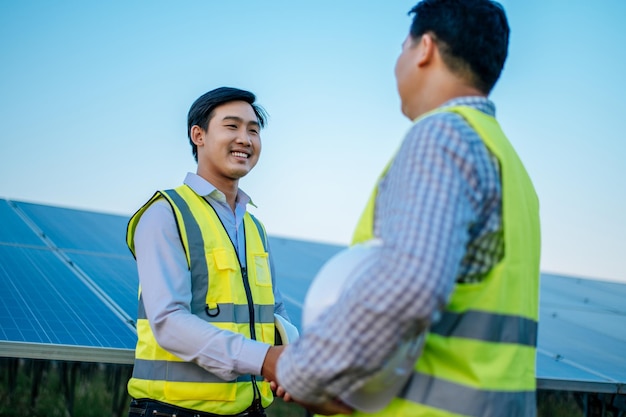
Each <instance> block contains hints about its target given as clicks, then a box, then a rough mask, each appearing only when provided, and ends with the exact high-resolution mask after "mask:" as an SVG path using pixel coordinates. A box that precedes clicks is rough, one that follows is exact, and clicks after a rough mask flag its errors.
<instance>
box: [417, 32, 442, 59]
mask: <svg viewBox="0 0 626 417" xmlns="http://www.w3.org/2000/svg"><path fill="white" fill-rule="evenodd" d="M417 48H418V50H419V56H418V60H417V64H418V65H419V66H424V65H428V64H429V63H430V62H431V61H432V60H433V58H434V56H435V52H436V50H437V43H436V42H435V39H434V38H433V35H432V34H431V33H428V32H427V33H424V34H423V35H422V37H421V38H420V40H419V43H418V45H417Z"/></svg>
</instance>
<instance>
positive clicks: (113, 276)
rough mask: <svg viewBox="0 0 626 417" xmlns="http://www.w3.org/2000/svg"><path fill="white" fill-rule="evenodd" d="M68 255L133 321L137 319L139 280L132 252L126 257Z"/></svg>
mask: <svg viewBox="0 0 626 417" xmlns="http://www.w3.org/2000/svg"><path fill="white" fill-rule="evenodd" d="M66 255H67V256H68V257H69V258H70V259H71V260H72V262H74V263H75V264H76V265H77V266H78V267H79V268H80V269H81V270H82V271H83V272H85V273H86V274H87V276H89V278H91V280H92V281H93V282H95V283H96V284H97V285H98V287H100V288H101V289H102V290H103V291H104V292H105V293H106V294H107V295H108V296H109V297H111V299H112V300H113V301H114V302H115V303H116V304H117V305H118V306H119V307H120V308H121V309H122V310H124V312H125V313H126V314H127V315H128V316H129V317H130V318H132V320H133V321H134V320H135V319H136V317H137V297H138V291H139V279H138V278H137V264H136V263H135V259H134V258H133V257H132V256H131V255H130V252H129V253H128V255H126V256H106V255H94V254H83V253H74V252H71V251H67V252H66Z"/></svg>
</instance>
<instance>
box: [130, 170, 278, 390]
mask: <svg viewBox="0 0 626 417" xmlns="http://www.w3.org/2000/svg"><path fill="white" fill-rule="evenodd" d="M185 184H187V185H188V186H189V187H191V189H193V190H194V191H195V192H196V193H197V194H199V195H201V196H203V197H204V198H205V199H206V200H207V201H208V202H209V204H211V206H213V208H214V209H215V211H216V212H217V215H218V217H219V218H220V220H221V221H222V223H223V224H224V227H225V228H226V231H227V232H228V236H229V237H230V239H231V240H232V242H233V244H234V246H235V248H237V252H238V257H239V261H240V262H241V264H242V266H245V265H246V259H245V256H244V255H245V236H244V229H243V216H244V214H245V212H246V206H247V204H248V203H251V201H250V197H248V195H246V194H245V193H244V192H243V191H242V190H239V191H238V193H237V200H236V207H235V211H234V212H233V211H232V210H231V208H230V206H229V205H228V203H227V202H226V196H225V195H224V194H223V193H222V192H221V191H219V190H218V189H216V188H215V187H214V186H213V185H211V184H210V183H209V182H207V181H206V180H205V179H203V178H202V177H200V176H198V175H196V174H192V173H188V174H187V177H186V178H185ZM268 251H269V248H268ZM135 254H136V258H137V269H138V273H139V283H140V285H141V293H142V298H143V302H144V307H145V311H146V316H147V318H148V321H149V322H150V326H151V328H152V331H153V333H154V336H155V338H156V340H157V342H158V343H159V345H160V346H161V347H163V348H164V349H165V350H167V351H169V352H171V353H172V354H174V355H176V356H178V357H179V358H181V359H183V360H185V361H188V362H193V363H196V364H197V365H199V366H201V367H202V368H204V369H206V370H207V371H208V372H211V373H212V374H215V375H217V376H218V377H220V378H222V379H224V380H233V379H235V378H237V377H238V376H240V375H244V374H253V375H260V373H261V367H262V365H263V360H264V359H265V355H266V353H267V350H268V349H269V347H270V345H268V344H265V343H262V342H257V341H255V340H251V339H248V338H246V337H245V336H243V335H241V334H237V333H233V332H230V331H226V330H221V329H219V328H217V327H215V326H213V325H212V324H210V323H207V322H205V321H203V320H202V319H200V318H199V317H196V316H195V315H193V314H191V311H190V302H191V295H192V294H191V276H190V272H189V269H188V268H187V260H186V257H185V252H184V249H183V247H182V244H181V241H180V237H179V234H178V229H177V226H176V220H175V218H174V214H173V212H172V209H171V207H170V205H169V204H168V203H167V202H166V201H165V200H163V199H161V200H158V201H156V202H155V203H153V204H152V205H151V206H150V207H149V208H148V209H147V210H146V211H145V212H144V214H143V215H142V216H141V219H140V220H139V223H138V225H137V228H136V231H135ZM270 268H271V272H272V283H273V284H274V297H275V307H274V311H275V312H276V313H278V314H280V315H282V316H283V317H286V318H288V316H287V313H286V310H285V307H284V304H283V301H282V297H281V295H280V292H279V291H278V289H277V288H276V285H275V274H274V267H273V264H272V260H271V252H270Z"/></svg>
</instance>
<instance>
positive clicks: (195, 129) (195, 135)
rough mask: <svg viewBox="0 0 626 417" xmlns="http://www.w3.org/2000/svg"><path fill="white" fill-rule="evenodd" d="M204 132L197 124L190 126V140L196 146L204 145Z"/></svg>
mask: <svg viewBox="0 0 626 417" xmlns="http://www.w3.org/2000/svg"><path fill="white" fill-rule="evenodd" d="M204 134H205V131H204V130H203V129H202V128H201V127H200V126H198V125H193V126H191V130H190V131H189V136H190V137H191V141H192V142H193V143H194V144H195V145H196V146H202V145H204Z"/></svg>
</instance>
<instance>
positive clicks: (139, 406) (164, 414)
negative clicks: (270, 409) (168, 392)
mask: <svg viewBox="0 0 626 417" xmlns="http://www.w3.org/2000/svg"><path fill="white" fill-rule="evenodd" d="M128 417H266V415H265V410H263V407H261V404H260V401H259V402H258V403H256V402H255V404H253V405H252V406H250V407H249V408H248V409H247V410H245V411H242V412H241V413H239V414H229V415H228V416H224V415H222V414H213V413H206V412H202V411H196V410H189V409H187V408H181V407H176V406H174V405H171V404H165V403H162V402H159V401H153V400H132V401H131V402H130V411H129V413H128Z"/></svg>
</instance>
